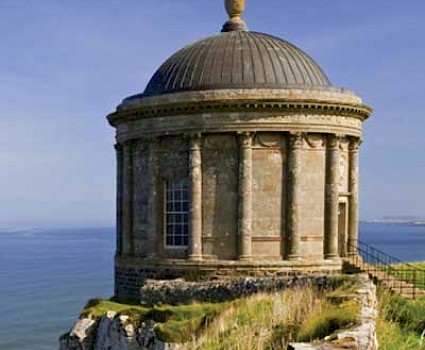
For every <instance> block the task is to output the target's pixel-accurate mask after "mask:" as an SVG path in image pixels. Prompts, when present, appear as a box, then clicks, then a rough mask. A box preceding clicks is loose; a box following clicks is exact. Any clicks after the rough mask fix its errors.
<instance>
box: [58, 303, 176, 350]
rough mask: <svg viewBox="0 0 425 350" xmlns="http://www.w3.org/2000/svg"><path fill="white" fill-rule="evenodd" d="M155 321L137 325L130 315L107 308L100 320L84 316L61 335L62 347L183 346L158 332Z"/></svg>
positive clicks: (143, 349)
mask: <svg viewBox="0 0 425 350" xmlns="http://www.w3.org/2000/svg"><path fill="white" fill-rule="evenodd" d="M154 327H155V323H154V322H153V321H148V322H142V323H141V324H139V325H135V324H133V323H132V322H131V319H130V317H129V316H125V315H117V313H116V312H113V311H108V312H107V313H106V315H104V316H102V317H101V318H100V319H99V320H97V321H94V320H92V319H90V318H82V319H80V320H78V321H77V323H76V324H75V326H74V327H73V328H72V330H71V332H70V333H69V334H68V335H65V336H63V337H62V338H61V339H60V347H59V350H183V349H184V346H183V345H179V344H169V343H164V342H162V341H160V340H158V339H157V337H156V335H155V330H154Z"/></svg>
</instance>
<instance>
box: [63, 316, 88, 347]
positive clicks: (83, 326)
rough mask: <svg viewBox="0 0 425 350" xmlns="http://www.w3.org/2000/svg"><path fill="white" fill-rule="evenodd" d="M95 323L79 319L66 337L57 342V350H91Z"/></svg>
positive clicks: (86, 319)
mask: <svg viewBox="0 0 425 350" xmlns="http://www.w3.org/2000/svg"><path fill="white" fill-rule="evenodd" d="M95 328H96V321H94V320H92V319H91V318H82V319H79V320H78V321H77V322H76V323H75V325H74V327H73V328H72V329H71V331H70V332H69V334H68V335H66V336H63V337H61V339H60V340H59V344H60V345H59V350H91V349H92V348H93V342H94V339H95Z"/></svg>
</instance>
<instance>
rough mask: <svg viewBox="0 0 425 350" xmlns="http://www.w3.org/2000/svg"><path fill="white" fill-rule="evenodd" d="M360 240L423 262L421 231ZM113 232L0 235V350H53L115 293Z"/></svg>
mask: <svg viewBox="0 0 425 350" xmlns="http://www.w3.org/2000/svg"><path fill="white" fill-rule="evenodd" d="M360 231H361V233H360V235H361V239H362V240H363V241H365V242H366V243H370V244H372V245H374V246H375V247H377V248H378V249H381V250H383V251H385V252H388V253H389V254H391V255H395V256H398V257H400V258H401V259H404V260H425V227H412V226H410V227H409V226H391V225H384V224H361V226H360ZM114 244H115V239H114V230H113V229H112V228H111V229H109V228H108V229H80V230H49V231H47V230H43V231H35V230H32V231H23V232H14V233H5V232H0V247H1V255H0V350H50V349H54V350H56V349H57V348H58V341H57V338H58V336H59V335H60V334H62V333H64V332H65V331H67V330H68V329H69V328H70V327H71V326H72V324H73V322H74V321H75V319H76V317H77V316H78V314H79V312H80V311H81V309H82V307H83V306H84V304H85V302H86V300H87V299H88V298H93V297H109V296H111V295H112V292H113V286H112V281H113V250H114Z"/></svg>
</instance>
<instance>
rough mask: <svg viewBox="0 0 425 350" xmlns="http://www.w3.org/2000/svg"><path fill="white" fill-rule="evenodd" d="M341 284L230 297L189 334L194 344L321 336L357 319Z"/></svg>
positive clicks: (208, 349) (226, 345)
mask: <svg viewBox="0 0 425 350" xmlns="http://www.w3.org/2000/svg"><path fill="white" fill-rule="evenodd" d="M344 288H347V285H344V286H343V287H340V288H339V289H338V290H337V291H335V292H334V293H329V294H328V295H323V294H322V293H320V292H318V291H317V290H316V289H315V288H314V287H311V286H310V287H308V286H307V287H300V288H296V289H292V290H286V291H283V292H280V293H275V294H268V295H266V294H261V295H256V296H253V297H250V298H247V299H243V300H239V301H238V302H236V303H232V305H230V307H229V308H227V309H226V310H225V311H224V312H223V313H222V314H221V315H219V316H218V317H216V318H215V319H214V320H213V322H212V323H211V324H210V325H209V327H206V328H205V329H204V331H203V332H201V334H200V335H199V336H198V337H197V339H196V340H193V341H192V343H191V349H197V350H213V349H214V350H220V349H222V350H225V349H226V350H232V349H254V350H275V349H276V350H277V349H286V345H287V343H288V342H290V341H312V340H316V339H322V338H324V337H325V336H327V335H330V334H332V333H334V332H336V331H338V330H339V329H344V328H347V327H350V326H353V325H355V324H356V322H357V319H358V315H359V311H360V306H359V304H358V302H357V301H355V298H353V295H351V296H350V297H348V296H347V295H346V294H345V297H343V295H344Z"/></svg>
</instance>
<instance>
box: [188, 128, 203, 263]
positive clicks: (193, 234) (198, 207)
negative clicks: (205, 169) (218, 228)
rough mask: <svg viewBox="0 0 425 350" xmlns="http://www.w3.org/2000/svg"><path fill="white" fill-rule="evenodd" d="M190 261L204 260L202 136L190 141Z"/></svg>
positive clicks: (192, 137) (193, 136) (194, 136)
mask: <svg viewBox="0 0 425 350" xmlns="http://www.w3.org/2000/svg"><path fill="white" fill-rule="evenodd" d="M189 179H190V187H189V189H190V217H189V259H190V260H201V259H202V158H201V135H199V134H196V135H192V136H191V137H190V140H189Z"/></svg>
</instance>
